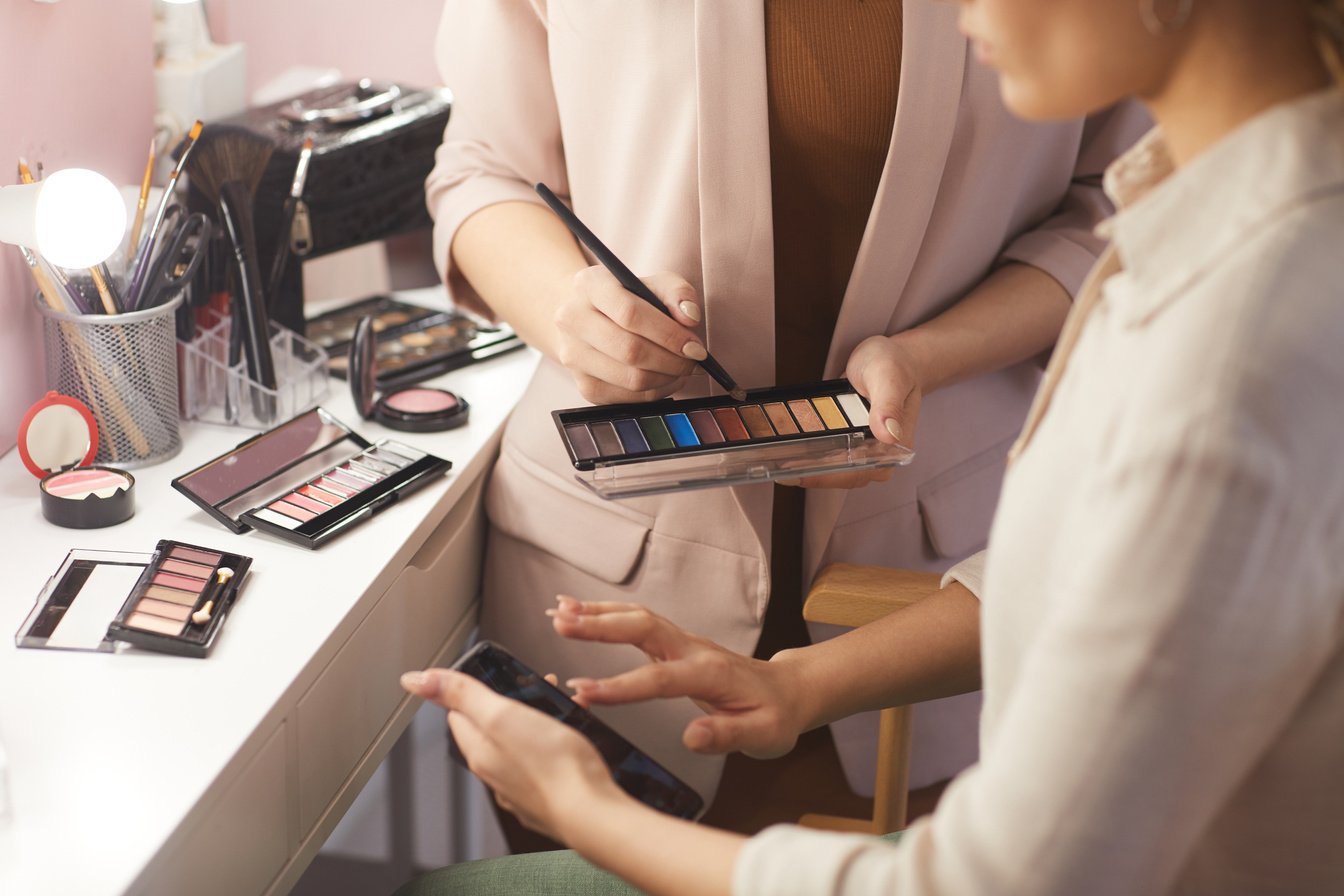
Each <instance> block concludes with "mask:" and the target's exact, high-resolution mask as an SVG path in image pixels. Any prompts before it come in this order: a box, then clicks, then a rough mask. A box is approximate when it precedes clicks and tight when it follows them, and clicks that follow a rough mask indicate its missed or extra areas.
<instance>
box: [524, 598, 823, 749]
mask: <svg viewBox="0 0 1344 896" xmlns="http://www.w3.org/2000/svg"><path fill="white" fill-rule="evenodd" d="M558 601H559V603H558V605H557V607H556V608H555V609H554V610H551V611H548V612H550V613H551V615H552V618H553V624H554V626H555V630H556V631H557V632H559V633H560V634H561V635H564V636H565V637H566V638H574V639H576V640H582V641H606V642H610V643H620V644H632V645H634V646H635V647H638V648H639V649H640V650H642V651H644V653H645V654H646V655H647V656H648V657H649V658H650V659H651V660H653V662H652V663H650V664H649V665H646V666H641V667H639V668H638V669H634V670H631V671H630V672H626V673H623V674H621V675H616V676H613V677H611V678H603V679H590V678H576V679H572V680H570V681H569V682H567V684H568V685H569V687H571V688H573V689H574V691H575V695H574V699H575V700H577V701H578V702H580V703H583V704H586V705H593V704H599V703H633V702H636V701H639V700H649V699H652V698H654V697H690V698H691V699H692V700H694V701H695V702H696V703H697V704H699V705H700V707H701V708H703V709H704V710H705V712H706V713H707V715H705V716H703V717H701V718H698V719H696V720H694V721H692V722H691V723H690V724H689V725H687V726H686V730H685V731H684V732H683V733H682V741H683V742H684V743H685V744H686V746H687V748H688V749H690V750H693V751H695V752H697V753H727V752H730V751H733V750H740V751H742V752H743V753H746V754H747V755H749V756H755V757H757V758H760V759H766V758H770V757H773V756H782V755H783V754H785V753H787V752H788V751H789V750H791V749H793V745H794V743H795V742H796V741H797V739H798V735H799V733H800V731H801V727H800V726H801V721H800V718H799V717H798V716H797V707H798V706H799V703H800V701H799V700H798V699H797V698H798V696H799V687H800V685H801V682H797V681H795V680H794V676H793V670H792V667H791V666H789V664H788V663H787V661H783V662H781V657H782V656H783V655H781V657H777V658H776V659H775V660H772V661H771V662H763V661H761V660H754V659H751V658H750V657H744V656H741V655H739V654H736V653H733V652H732V651H730V650H726V649H724V648H723V647H720V646H719V645H717V644H715V643H713V642H712V641H708V640H706V639H704V638H701V637H697V636H696V635H692V634H690V633H688V632H685V631H683V630H682V629H680V628H678V627H677V626H675V625H673V624H672V623H671V622H669V621H668V620H666V619H664V618H663V617H661V616H658V615H656V614H654V613H651V612H649V610H648V609H647V608H645V607H642V606H639V605H638V604H624V603H585V602H584V601H580V600H576V599H575V598H572V597H565V596H563V595H562V596H560V597H559V598H558ZM785 653H787V651H786V652H785Z"/></svg>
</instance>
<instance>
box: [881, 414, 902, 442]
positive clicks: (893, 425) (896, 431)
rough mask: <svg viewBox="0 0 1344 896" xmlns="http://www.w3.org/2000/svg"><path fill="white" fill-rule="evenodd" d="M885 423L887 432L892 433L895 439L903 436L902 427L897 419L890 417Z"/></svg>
mask: <svg viewBox="0 0 1344 896" xmlns="http://www.w3.org/2000/svg"><path fill="white" fill-rule="evenodd" d="M883 425H884V426H886V428H887V432H889V433H891V437H892V438H893V439H899V438H900V437H901V427H900V425H899V424H898V423H897V422H896V421H895V420H893V419H891V418H890V417H888V418H887V419H886V422H885V423H884V424H883Z"/></svg>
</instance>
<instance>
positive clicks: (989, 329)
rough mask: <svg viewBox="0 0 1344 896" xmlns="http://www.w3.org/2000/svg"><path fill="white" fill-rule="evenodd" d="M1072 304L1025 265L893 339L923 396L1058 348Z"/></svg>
mask: <svg viewBox="0 0 1344 896" xmlns="http://www.w3.org/2000/svg"><path fill="white" fill-rule="evenodd" d="M1070 302H1071V299H1070V296H1069V293H1068V291H1067V290H1065V289H1064V287H1063V286H1061V285H1060V284H1059V282H1058V281H1056V280H1055V279H1054V278H1053V277H1051V276H1050V275H1049V274H1047V273H1045V272H1044V271H1042V270H1040V269H1039V268H1035V267H1032V266H1031V265H1027V264H1017V263H1013V264H1007V265H1004V266H1003V267H1001V268H999V269H998V270H996V271H995V272H994V273H993V274H991V275H990V276H989V277H988V278H986V279H985V280H984V282H982V283H981V284H980V285H979V286H977V287H976V288H975V289H973V290H971V292H969V293H967V294H966V297H965V298H963V299H962V300H961V301H960V302H958V303H957V304H956V305H953V306H952V307H951V308H949V309H948V310H947V311H944V312H943V313H942V314H940V315H938V316H937V317H935V318H933V319H932V320H930V321H928V322H926V323H923V324H920V325H919V326H917V327H913V328H911V329H909V330H905V331H903V332H901V333H897V334H895V335H894V336H891V337H889V338H890V339H892V340H893V341H895V342H898V343H901V344H902V345H903V346H904V348H905V349H906V350H907V351H909V352H910V353H912V354H913V355H914V356H915V357H916V358H917V359H918V362H919V368H918V369H919V370H920V371H922V374H923V378H924V382H923V387H924V392H925V394H927V393H929V392H932V391H934V390H935V389H938V388H941V387H943V386H950V385H952V384H954V383H958V382H961V381H962V380H967V379H971V378H972V377H975V376H979V375H981V374H984V373H990V372H993V371H995V370H999V369H1001V368H1004V367H1007V366H1009V365H1010V364H1016V363H1018V362H1019V361H1025V360H1026V359H1028V358H1032V357H1035V356H1036V355H1039V354H1040V353H1041V352H1043V351H1045V350H1046V349H1048V348H1050V347H1051V346H1052V345H1054V344H1055V339H1056V338H1057V337H1058V336H1059V331H1060V329H1061V328H1062V327H1063V325H1064V318H1065V316H1066V315H1067V314H1068V311H1069V305H1070Z"/></svg>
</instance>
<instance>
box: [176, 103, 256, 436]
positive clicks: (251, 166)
mask: <svg viewBox="0 0 1344 896" xmlns="http://www.w3.org/2000/svg"><path fill="white" fill-rule="evenodd" d="M272 151H273V146H272V144H271V143H270V141H268V140H266V139H265V138H264V137H261V136H259V135H257V134H255V133H253V132H252V131H249V130H247V129H245V128H242V127H237V126H234V125H207V126H206V127H205V128H204V129H203V130H202V132H201V136H200V137H199V138H198V140H197V142H196V147H195V150H194V151H193V152H192V154H191V157H190V158H189V159H188V160H187V176H188V177H190V178H191V182H192V184H193V185H194V186H195V187H196V188H197V189H199V190H200V191H201V193H202V194H203V195H204V196H205V197H206V198H207V199H208V200H209V201H210V202H211V203H213V204H214V205H215V206H216V207H217V209H218V213H219V223H220V225H221V227H222V228H223V230H224V232H225V233H226V234H227V235H228V239H229V243H230V244H231V249H232V253H233V261H234V266H235V267H236V269H237V274H238V277H237V281H236V288H235V290H234V294H233V303H232V316H233V327H234V329H235V330H236V331H237V332H239V333H241V337H242V346H243V351H244V353H245V354H246V356H247V373H248V376H249V377H250V378H251V379H252V380H253V381H255V382H256V383H257V384H258V385H260V386H262V387H264V388H262V389H256V390H253V392H252V396H251V400H252V410H253V412H254V413H255V414H256V416H257V419H258V420H259V421H260V422H262V423H274V422H275V416H276V407H275V396H274V392H275V389H276V387H277V382H276V375H275V362H274V360H273V358H272V357H271V344H270V318H269V315H268V314H267V311H266V297H265V294H264V293H263V288H262V276H261V261H260V258H259V257H258V255H257V235H256V225H255V222H254V215H253V202H254V200H255V196H256V191H257V184H258V183H260V181H261V176H262V174H263V172H264V171H265V170H266V163H267V162H268V161H270V158H271V152H272ZM267 390H270V391H269V392H268V391H267Z"/></svg>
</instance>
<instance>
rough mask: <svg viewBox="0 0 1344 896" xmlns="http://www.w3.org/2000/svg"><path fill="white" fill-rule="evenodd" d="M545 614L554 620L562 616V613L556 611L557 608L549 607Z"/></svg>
mask: <svg viewBox="0 0 1344 896" xmlns="http://www.w3.org/2000/svg"><path fill="white" fill-rule="evenodd" d="M545 613H546V615H547V616H550V617H551V618H552V619H554V618H555V617H556V616H559V615H560V611H559V610H557V609H555V607H547V608H546V610H545Z"/></svg>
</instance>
